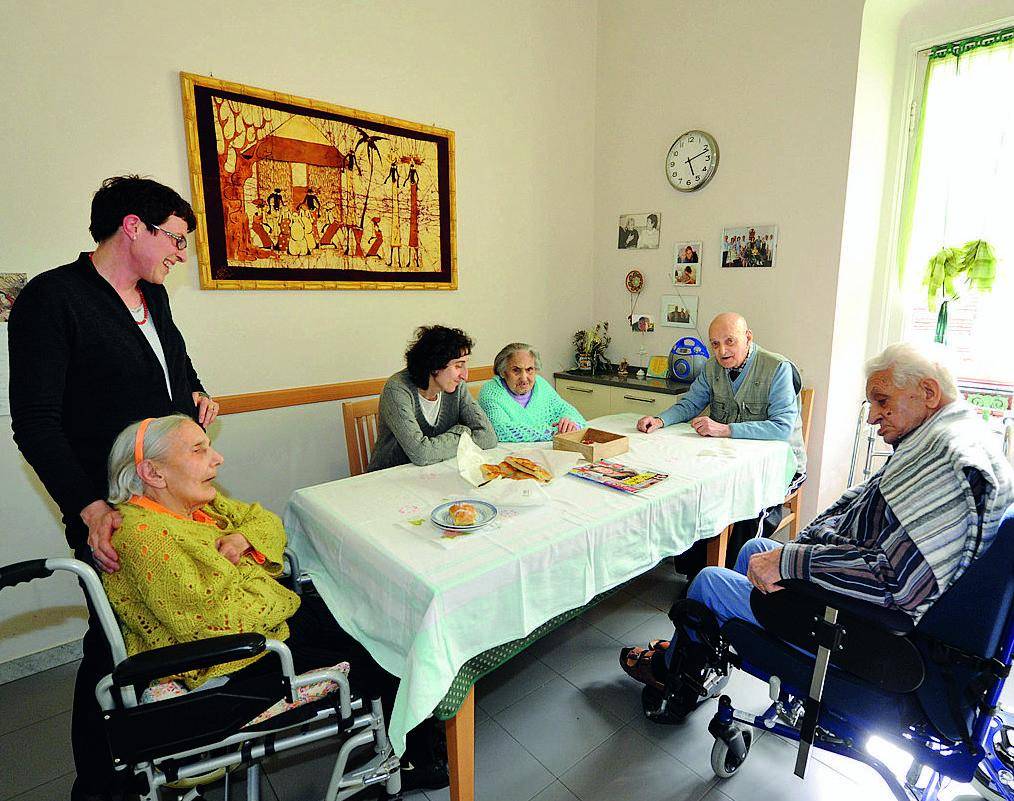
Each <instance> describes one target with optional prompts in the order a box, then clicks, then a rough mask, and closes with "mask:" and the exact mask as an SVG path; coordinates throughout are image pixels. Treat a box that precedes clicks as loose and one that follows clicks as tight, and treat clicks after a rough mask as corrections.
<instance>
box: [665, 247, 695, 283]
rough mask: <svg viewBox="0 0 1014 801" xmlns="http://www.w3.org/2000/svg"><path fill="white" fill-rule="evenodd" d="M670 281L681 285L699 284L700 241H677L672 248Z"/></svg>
mask: <svg viewBox="0 0 1014 801" xmlns="http://www.w3.org/2000/svg"><path fill="white" fill-rule="evenodd" d="M672 282H673V283H674V284H679V285H681V286H700V285H701V243H700V242H677V243H676V246H675V248H674V250H673V272H672Z"/></svg>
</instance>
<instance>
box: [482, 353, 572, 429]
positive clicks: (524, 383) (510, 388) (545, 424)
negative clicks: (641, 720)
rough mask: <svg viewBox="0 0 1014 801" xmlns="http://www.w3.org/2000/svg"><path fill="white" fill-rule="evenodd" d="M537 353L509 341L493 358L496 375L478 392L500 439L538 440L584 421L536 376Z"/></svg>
mask: <svg viewBox="0 0 1014 801" xmlns="http://www.w3.org/2000/svg"><path fill="white" fill-rule="evenodd" d="M541 367H542V365H541V362H540V359H539V354H538V353H537V352H536V351H535V350H534V349H533V348H532V346H531V345H526V344H525V343H523V342H512V343H511V344H510V345H507V346H506V347H505V348H503V350H501V351H500V352H499V353H498V354H497V355H496V358H495V359H494V360H493V371H494V372H495V373H496V375H495V376H494V377H493V378H492V379H490V380H489V381H487V382H486V383H485V384H484V385H483V387H482V391H481V392H480V393H479V406H480V407H482V410H483V411H484V412H485V413H486V416H487V417H489V420H490V422H491V423H492V424H493V428H494V430H495V431H496V436H497V439H499V440H500V441H501V442H539V441H542V440H549V439H552V438H553V435H554V434H566V433H567V432H568V431H577V430H578V429H581V428H585V427H586V426H587V425H588V424H587V423H586V422H585V419H584V418H583V417H582V416H581V413H580V412H579V411H578V410H577V409H575V408H574V407H573V406H571V405H570V404H569V403H567V401H565V400H564V399H563V398H561V397H560V396H559V395H558V394H557V392H556V390H555V389H553V387H552V386H550V384H549V382H548V381H546V380H545V379H544V378H543V377H542V376H540V375H539V374H538V373H539V369H540V368H541Z"/></svg>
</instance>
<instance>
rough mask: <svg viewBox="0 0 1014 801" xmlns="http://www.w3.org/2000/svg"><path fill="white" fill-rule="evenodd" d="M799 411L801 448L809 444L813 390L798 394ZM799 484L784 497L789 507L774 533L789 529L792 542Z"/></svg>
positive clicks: (797, 524) (796, 522)
mask: <svg viewBox="0 0 1014 801" xmlns="http://www.w3.org/2000/svg"><path fill="white" fill-rule="evenodd" d="M799 399H800V407H801V408H800V410H799V417H800V420H801V422H802V426H803V448H804V449H805V448H806V446H807V444H809V442H810V417H811V416H812V415H813V389H812V388H806V389H803V390H802V391H801V392H800V393H799ZM805 483H806V482H803V484H800V485H799V486H798V487H797V488H796V489H795V490H794V491H793V492H790V493H789V494H788V495H786V496H785V500H784V501H783V503H784V504H785V505H786V506H788V507H789V511H788V512H787V513H786V514H785V515H784V516H783V517H782V519H781V522H779V523H778V528H776V529H775V531H781V530H782V529H783V528H785V527H786V526H788V527H789V539H790V540H794V539H795V538H796V535H797V534H798V533H799V505H800V503H801V502H802V494H803V486H805Z"/></svg>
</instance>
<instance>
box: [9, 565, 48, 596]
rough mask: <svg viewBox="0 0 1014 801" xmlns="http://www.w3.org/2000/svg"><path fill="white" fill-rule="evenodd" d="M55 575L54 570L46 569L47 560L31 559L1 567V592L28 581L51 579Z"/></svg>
mask: <svg viewBox="0 0 1014 801" xmlns="http://www.w3.org/2000/svg"><path fill="white" fill-rule="evenodd" d="M52 575H53V570H52V568H49V567H46V560H45V559H29V560H27V561H25V562H16V563H15V564H13V565H7V566H6V567H0V590H3V589H6V588H7V587H13V586H15V585H16V584H21V583H23V582H26V581H35V579H40V578H49V577H50V576H52Z"/></svg>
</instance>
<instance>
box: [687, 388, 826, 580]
mask: <svg viewBox="0 0 1014 801" xmlns="http://www.w3.org/2000/svg"><path fill="white" fill-rule="evenodd" d="M799 405H800V409H799V417H800V423H801V424H802V429H803V448H804V449H805V448H806V445H807V443H808V442H809V441H810V417H811V416H812V415H813V390H812V389H810V388H806V389H802V390H800V392H799ZM804 483H805V482H804ZM802 488H803V485H802V484H801V485H800V486H799V487H797V488H796V489H795V490H794V491H792V492H790V493H789V494H788V495H786V496H785V500H784V501H782V503H783V504H787V505H788V507H789V511H788V512H786V513H785V515H784V516H783V517H782V519H781V521H780V522H779V523H778V528H776V529H775V531H781V530H782V529H783V528H785V527H786V526H788V527H789V539H791V540H794V539H795V538H796V535H797V534H798V533H799V504H800V502H801V500H802V499H801V497H800V496H801V495H802ZM772 533H774V532H772ZM731 534H732V525H728V526H726V527H725V528H724V529H722V531H721V532H720V533H718V534H716V535H715V536H714V537H712V538H711V539H709V540H707V543H708V545H707V564H709V565H717V566H719V567H725V553H726V550H727V549H728V545H729V535H731Z"/></svg>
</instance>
